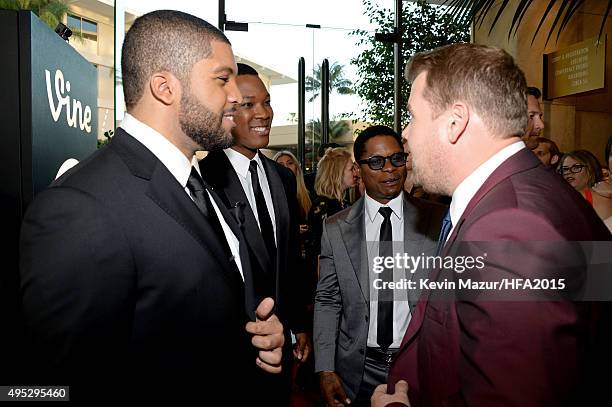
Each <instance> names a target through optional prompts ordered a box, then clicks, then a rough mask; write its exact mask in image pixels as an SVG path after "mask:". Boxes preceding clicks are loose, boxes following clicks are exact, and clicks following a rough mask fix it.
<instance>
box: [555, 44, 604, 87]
mask: <svg viewBox="0 0 612 407" xmlns="http://www.w3.org/2000/svg"><path fill="white" fill-rule="evenodd" d="M605 73H606V36H605V35H604V36H602V38H601V39H599V40H598V39H597V37H594V38H590V39H588V40H586V41H582V42H579V43H577V44H574V45H571V46H569V47H567V48H564V49H561V50H559V51H556V52H553V53H551V54H545V55H544V84H545V86H544V97H545V98H546V99H554V98H558V97H562V96H568V95H574V94H576V93H581V92H587V91H590V90H595V89H601V88H603V87H604V82H605Z"/></svg>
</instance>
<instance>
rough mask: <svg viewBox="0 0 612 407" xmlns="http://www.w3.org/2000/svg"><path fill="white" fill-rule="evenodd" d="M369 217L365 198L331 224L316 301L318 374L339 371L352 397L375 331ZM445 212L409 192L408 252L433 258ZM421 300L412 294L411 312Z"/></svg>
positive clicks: (406, 215) (327, 229)
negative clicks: (371, 332)
mask: <svg viewBox="0 0 612 407" xmlns="http://www.w3.org/2000/svg"><path fill="white" fill-rule="evenodd" d="M364 213H365V200H364V198H360V199H359V200H357V201H356V202H355V203H354V204H353V206H351V207H350V208H346V209H344V210H342V211H340V212H338V213H337V214H335V215H333V216H331V217H330V218H328V219H327V220H326V221H325V224H324V226H323V234H322V237H321V275H320V278H319V283H318V286H317V292H316V297H315V314H314V350H315V352H314V355H315V371H317V372H321V371H335V372H336V373H338V375H339V376H340V378H341V379H342V382H343V383H344V389H345V391H346V394H347V396H348V397H349V398H350V399H354V398H355V396H356V395H357V393H358V391H359V386H360V384H361V380H362V378H363V371H364V366H365V351H366V346H367V339H368V329H369V315H370V288H369V287H370V281H369V278H370V274H371V273H370V267H369V264H368V254H367V248H366V239H365V222H364V216H365V215H364ZM445 213H446V207H445V206H443V205H439V204H435V203H431V202H427V201H424V200H421V199H418V198H413V197H409V196H408V194H404V205H403V218H404V250H405V253H408V255H410V256H419V255H421V254H424V255H426V256H431V255H433V254H434V253H435V250H436V245H437V239H438V234H439V232H440V223H441V222H442V218H443V217H444V214H445ZM418 298H419V296H418V293H414V292H409V299H408V301H409V302H410V307H411V308H413V307H414V306H415V305H416V302H417V300H418ZM410 324H412V322H411V323H410ZM410 324H409V325H410Z"/></svg>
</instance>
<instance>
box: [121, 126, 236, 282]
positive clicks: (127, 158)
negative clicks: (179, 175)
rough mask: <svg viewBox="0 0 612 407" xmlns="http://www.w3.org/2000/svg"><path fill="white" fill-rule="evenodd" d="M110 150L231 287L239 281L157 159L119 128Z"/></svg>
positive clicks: (198, 215)
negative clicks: (144, 184)
mask: <svg viewBox="0 0 612 407" xmlns="http://www.w3.org/2000/svg"><path fill="white" fill-rule="evenodd" d="M109 147H110V148H113V149H114V150H115V151H117V153H118V154H119V156H120V157H121V158H122V159H123V161H124V162H125V163H126V165H127V166H128V168H129V169H130V171H131V172H132V174H133V175H134V176H136V177H139V178H143V179H145V180H148V182H149V183H148V187H147V189H146V191H145V195H147V197H149V199H151V200H152V201H153V202H154V203H155V204H156V205H157V206H159V207H160V208H161V209H162V210H163V211H164V212H165V213H166V214H168V216H170V217H171V218H173V219H174V220H175V221H176V222H177V223H178V224H179V225H181V227H183V228H184V229H185V230H186V231H187V232H188V233H189V234H190V235H191V236H192V237H193V238H194V239H195V240H196V241H197V242H199V243H200V245H201V246H202V247H203V248H204V249H205V250H207V251H209V252H210V253H211V254H212V257H213V258H214V259H215V260H216V261H217V263H218V264H219V266H220V267H219V268H220V269H222V270H223V274H224V276H226V278H227V279H228V280H229V281H230V282H231V283H232V284H235V283H236V282H237V279H238V280H240V277H239V276H237V275H236V272H235V271H234V270H233V269H232V268H231V266H230V263H229V261H228V259H227V258H226V256H225V254H224V251H223V247H222V246H221V243H220V242H219V241H217V239H211V238H210V236H214V231H213V229H212V227H211V226H210V225H209V224H208V221H207V220H206V219H205V218H204V216H203V215H202V213H201V212H200V211H199V209H198V208H197V206H196V205H195V203H194V202H193V201H192V200H191V199H190V198H189V196H188V195H187V193H186V192H185V190H184V189H183V188H182V187H181V186H180V185H179V183H178V182H177V181H176V179H175V178H174V177H173V176H172V174H171V173H170V171H168V169H167V168H166V167H165V166H164V165H163V164H162V163H161V162H160V161H159V160H158V159H157V157H155V155H153V154H152V153H151V152H150V151H149V150H148V149H147V148H146V147H144V146H143V145H142V144H140V142H138V141H137V140H136V139H134V138H133V137H131V136H130V135H129V134H128V133H126V132H125V131H124V130H123V129H121V128H119V129H118V130H117V135H116V136H115V137H114V138H113V143H111V145H110V146H109Z"/></svg>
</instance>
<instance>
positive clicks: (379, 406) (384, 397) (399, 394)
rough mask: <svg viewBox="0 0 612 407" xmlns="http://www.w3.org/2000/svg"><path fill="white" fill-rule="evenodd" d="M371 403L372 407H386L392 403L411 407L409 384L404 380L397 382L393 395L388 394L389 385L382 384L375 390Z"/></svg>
mask: <svg viewBox="0 0 612 407" xmlns="http://www.w3.org/2000/svg"><path fill="white" fill-rule="evenodd" d="M370 401H371V402H372V404H371V405H372V407H384V406H387V405H389V404H391V403H400V405H405V406H407V407H410V401H409V400H408V383H406V381H404V380H400V381H399V382H397V383H396V384H395V393H393V394H387V385H386V384H381V385H380V386H378V387H376V390H374V394H372V398H371V399H370Z"/></svg>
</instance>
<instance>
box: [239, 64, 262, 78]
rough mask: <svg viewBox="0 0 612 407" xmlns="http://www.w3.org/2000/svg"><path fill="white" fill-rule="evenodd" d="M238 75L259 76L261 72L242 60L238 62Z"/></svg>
mask: <svg viewBox="0 0 612 407" xmlns="http://www.w3.org/2000/svg"><path fill="white" fill-rule="evenodd" d="M237 65H238V76H240V75H257V76H259V72H257V71H256V70H255V68H253V67H252V66H251V65H247V64H243V63H242V62H238V64H237Z"/></svg>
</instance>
